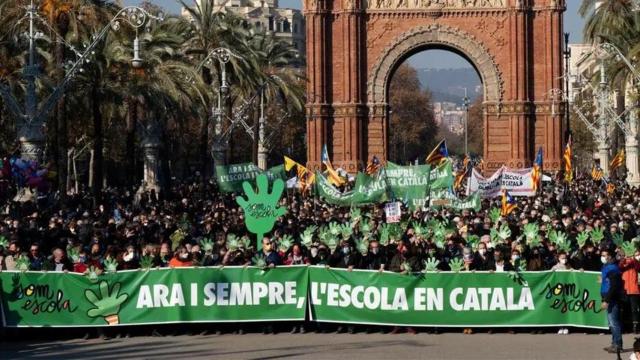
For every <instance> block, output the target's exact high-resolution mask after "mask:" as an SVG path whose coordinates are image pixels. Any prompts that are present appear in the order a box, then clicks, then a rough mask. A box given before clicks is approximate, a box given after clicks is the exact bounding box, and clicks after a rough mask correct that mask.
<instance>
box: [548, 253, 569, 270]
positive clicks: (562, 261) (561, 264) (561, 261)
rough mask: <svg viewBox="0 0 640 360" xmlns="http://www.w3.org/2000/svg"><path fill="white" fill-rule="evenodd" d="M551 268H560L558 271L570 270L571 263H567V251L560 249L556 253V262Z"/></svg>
mask: <svg viewBox="0 0 640 360" xmlns="http://www.w3.org/2000/svg"><path fill="white" fill-rule="evenodd" d="M551 270H553V271H556V270H560V271H566V270H571V265H570V264H569V259H568V257H567V253H565V252H564V251H560V252H559V253H558V262H557V263H556V264H555V265H553V267H552V268H551Z"/></svg>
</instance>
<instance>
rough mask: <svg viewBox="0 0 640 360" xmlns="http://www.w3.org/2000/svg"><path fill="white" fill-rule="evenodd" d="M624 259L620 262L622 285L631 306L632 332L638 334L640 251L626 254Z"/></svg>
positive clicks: (639, 318)
mask: <svg viewBox="0 0 640 360" xmlns="http://www.w3.org/2000/svg"><path fill="white" fill-rule="evenodd" d="M625 255H626V256H625V257H624V259H622V260H620V264H619V266H620V271H622V283H623V285H624V294H625V296H626V298H627V300H628V302H629V305H630V306H631V319H632V320H633V332H634V333H635V334H637V333H638V331H639V330H640V328H638V322H640V288H639V287H638V271H640V250H636V251H635V252H634V253H633V254H630V253H627V254H625Z"/></svg>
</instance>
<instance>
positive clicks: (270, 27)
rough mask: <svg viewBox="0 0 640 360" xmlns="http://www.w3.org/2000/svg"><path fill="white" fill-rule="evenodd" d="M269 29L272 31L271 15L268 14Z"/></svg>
mask: <svg viewBox="0 0 640 360" xmlns="http://www.w3.org/2000/svg"><path fill="white" fill-rule="evenodd" d="M269 30H271V31H273V30H274V29H273V16H269Z"/></svg>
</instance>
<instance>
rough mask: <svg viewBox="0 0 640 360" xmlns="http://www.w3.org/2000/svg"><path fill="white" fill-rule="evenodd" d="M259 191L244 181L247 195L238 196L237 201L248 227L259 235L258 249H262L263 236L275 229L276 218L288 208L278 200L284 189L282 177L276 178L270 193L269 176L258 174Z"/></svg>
mask: <svg viewBox="0 0 640 360" xmlns="http://www.w3.org/2000/svg"><path fill="white" fill-rule="evenodd" d="M256 183H257V186H258V191H257V192H256V191H254V190H253V188H252V187H251V185H250V184H249V183H248V182H246V181H245V182H243V183H242V188H243V189H244V193H245V195H246V197H247V199H245V198H244V197H242V196H238V197H236V202H237V203H238V205H240V207H242V209H243V210H244V218H245V223H246V225H247V229H248V230H249V231H250V232H251V233H254V234H256V235H257V237H258V251H260V250H262V237H263V236H264V234H266V233H268V232H270V231H271V230H272V229H273V225H274V224H275V222H276V219H277V218H278V217H280V216H282V215H284V214H285V213H286V212H287V209H285V208H282V207H279V206H278V201H279V200H280V197H281V196H282V191H283V190H284V182H283V181H282V179H276V181H274V183H273V189H272V190H271V193H269V178H268V177H267V175H265V174H260V175H258V177H257V179H256Z"/></svg>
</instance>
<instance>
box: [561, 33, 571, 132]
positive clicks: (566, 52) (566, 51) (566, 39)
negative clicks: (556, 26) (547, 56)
mask: <svg viewBox="0 0 640 360" xmlns="http://www.w3.org/2000/svg"><path fill="white" fill-rule="evenodd" d="M562 54H563V55H564V94H565V95H566V102H567V103H566V104H565V109H564V110H565V112H564V116H565V122H566V126H567V132H566V134H565V141H568V140H569V136H570V135H571V121H570V120H569V106H568V104H569V72H570V70H569V61H570V60H571V48H570V47H569V33H564V51H563V52H562Z"/></svg>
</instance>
